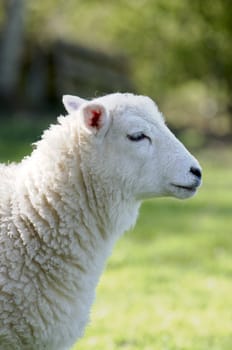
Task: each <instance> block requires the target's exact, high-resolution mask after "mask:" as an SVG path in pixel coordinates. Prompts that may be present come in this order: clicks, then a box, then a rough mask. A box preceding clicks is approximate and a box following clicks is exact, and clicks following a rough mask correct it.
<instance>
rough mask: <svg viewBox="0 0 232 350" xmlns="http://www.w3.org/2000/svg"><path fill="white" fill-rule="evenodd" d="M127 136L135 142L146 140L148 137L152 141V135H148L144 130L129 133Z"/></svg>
mask: <svg viewBox="0 0 232 350" xmlns="http://www.w3.org/2000/svg"><path fill="white" fill-rule="evenodd" d="M127 138H128V139H129V140H130V141H134V142H138V141H141V140H144V139H148V140H149V141H150V142H151V139H150V137H148V136H147V135H145V134H144V133H143V132H136V133H134V134H131V135H127Z"/></svg>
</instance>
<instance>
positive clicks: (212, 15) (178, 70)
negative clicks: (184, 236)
mask: <svg viewBox="0 0 232 350" xmlns="http://www.w3.org/2000/svg"><path fill="white" fill-rule="evenodd" d="M25 4H26V9H25V11H26V13H27V16H26V18H27V20H26V32H27V35H29V36H31V37H33V38H35V40H37V41H40V42H43V43H49V41H51V40H53V39H54V38H57V37H58V38H63V39H68V40H71V41H76V42H79V43H81V44H84V45H87V46H91V47H95V48H101V49H105V50H108V51H111V52H118V51H122V52H124V53H125V54H126V55H128V56H129V58H130V60H131V62H132V75H133V77H134V82H135V84H136V86H137V90H138V92H140V93H144V94H148V95H150V96H152V97H153V98H154V99H155V100H156V101H157V102H158V103H159V104H161V105H162V108H164V111H165V112H168V114H169V116H170V119H172V118H175V123H176V116H177V115H179V117H178V118H177V119H178V122H179V123H180V126H183V127H184V126H185V124H187V125H190V126H192V127H198V128H199V129H202V128H203V130H204V129H208V128H209V129H210V132H211V131H212V132H218V133H219V134H222V135H224V134H226V133H227V132H228V130H229V129H230V131H231V130H232V118H231V115H232V105H231V102H230V101H231V92H232V48H231V36H232V11H231V1H230V0H214V1H211V0H204V1H202V0H194V1H191V2H190V1H184V0H172V1H164V0H136V1H133V0H118V1H112V0H107V1H106V0H102V1H98V0H88V1H86V0H69V1H66V0H47V1H40V2H37V1H30V0H25ZM0 20H1V15H0ZM187 115H188V118H187V117H186V116H187ZM219 115H220V118H218V116H219ZM229 116H230V117H229ZM215 120H216V121H215Z"/></svg>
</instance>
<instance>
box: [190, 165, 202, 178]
mask: <svg viewBox="0 0 232 350" xmlns="http://www.w3.org/2000/svg"><path fill="white" fill-rule="evenodd" d="M190 173H192V174H193V175H195V176H196V177H198V178H199V179H201V176H202V174H201V170H200V169H199V168H194V167H191V168H190Z"/></svg>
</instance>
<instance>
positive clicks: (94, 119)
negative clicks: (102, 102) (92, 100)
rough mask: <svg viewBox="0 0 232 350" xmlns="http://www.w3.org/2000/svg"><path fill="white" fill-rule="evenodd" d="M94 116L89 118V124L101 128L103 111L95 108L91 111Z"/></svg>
mask: <svg viewBox="0 0 232 350" xmlns="http://www.w3.org/2000/svg"><path fill="white" fill-rule="evenodd" d="M91 113H92V116H91V118H90V120H89V125H90V126H91V127H92V128H97V129H99V128H100V127H101V125H100V122H101V115H102V111H101V110H97V109H93V110H92V111H91Z"/></svg>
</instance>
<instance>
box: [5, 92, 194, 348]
mask: <svg viewBox="0 0 232 350" xmlns="http://www.w3.org/2000/svg"><path fill="white" fill-rule="evenodd" d="M63 102H64V104H65V106H66V109H67V110H68V112H69V113H70V114H69V115H67V116H66V117H60V118H59V123H58V124H57V125H53V126H51V128H50V129H49V130H47V131H45V133H44V135H43V137H42V139H41V141H39V142H38V143H37V144H36V146H35V149H34V151H33V152H32V154H31V156H30V157H27V158H25V159H24V160H22V162H21V163H19V164H15V165H14V164H12V165H8V166H6V165H1V166H0V180H1V181H0V198H1V201H0V349H1V350H17V349H18V350H42V349H43V350H65V349H69V348H70V347H71V346H72V345H73V344H74V343H75V341H76V340H77V339H78V338H79V337H80V336H81V335H82V334H83V331H84V328H85V326H86V324H87V322H88V318H89V311H90V307H91V305H92V302H93V300H94V293H95V288H96V285H97V283H98V280H99V277H100V274H101V273H102V270H103V269H104V265H105V262H106V259H107V257H108V256H109V254H110V252H111V249H112V247H113V244H114V242H115V241H116V240H117V238H118V237H119V236H120V235H121V234H122V233H123V232H124V231H125V230H127V229H129V228H130V227H131V226H133V225H134V223H135V221H136V218H137V214H138V209H139V206H140V203H141V200H143V199H145V198H148V197H156V196H175V197H179V198H187V197H190V196H192V195H193V194H194V193H195V192H196V189H197V187H198V186H199V185H200V175H199V174H200V168H199V164H198V162H197V161H196V160H195V158H194V157H192V156H191V155H190V154H189V153H188V151H187V150H186V149H185V148H184V146H183V145H182V144H181V143H180V142H179V141H178V140H177V139H176V138H175V137H174V135H173V134H172V133H171V132H170V131H169V130H168V128H167V127H166V125H165V123H164V120H163V118H162V116H161V114H160V112H159V111H158V109H157V106H156V105H155V104H154V102H153V101H152V100H150V99H149V98H148V97H144V96H136V95H133V94H119V93H118V94H112V95H107V96H104V97H101V98H98V99H95V100H93V101H85V100H83V99H80V98H77V97H74V96H64V98H63ZM193 168H194V169H198V172H199V173H198V174H197V175H196V174H194V173H193V171H191V169H193ZM195 173H196V171H195Z"/></svg>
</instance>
